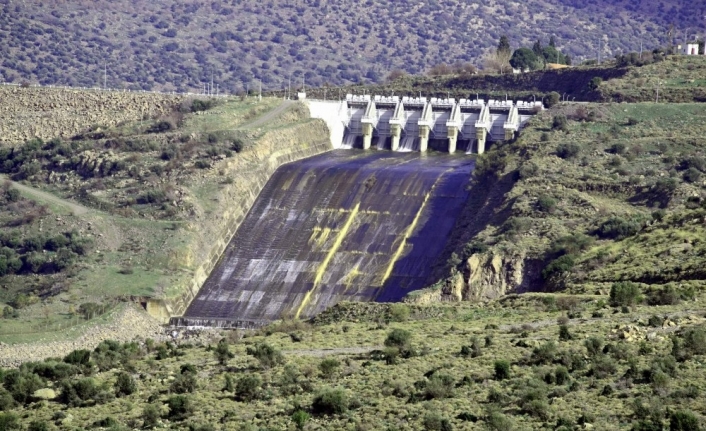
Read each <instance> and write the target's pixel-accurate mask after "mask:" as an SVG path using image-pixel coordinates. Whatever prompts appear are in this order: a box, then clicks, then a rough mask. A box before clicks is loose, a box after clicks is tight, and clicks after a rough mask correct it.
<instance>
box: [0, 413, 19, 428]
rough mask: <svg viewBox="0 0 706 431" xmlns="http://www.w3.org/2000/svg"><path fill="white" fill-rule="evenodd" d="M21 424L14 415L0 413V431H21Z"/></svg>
mask: <svg viewBox="0 0 706 431" xmlns="http://www.w3.org/2000/svg"><path fill="white" fill-rule="evenodd" d="M21 429H22V423H21V422H20V417H19V416H17V415H16V414H14V413H11V412H8V413H0V430H7V431H11V430H18V431H19V430H21Z"/></svg>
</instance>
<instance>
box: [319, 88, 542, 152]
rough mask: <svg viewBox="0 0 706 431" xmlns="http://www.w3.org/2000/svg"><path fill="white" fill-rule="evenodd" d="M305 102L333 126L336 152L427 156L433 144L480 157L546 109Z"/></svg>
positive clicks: (439, 101) (386, 100)
mask: <svg viewBox="0 0 706 431" xmlns="http://www.w3.org/2000/svg"><path fill="white" fill-rule="evenodd" d="M306 103H307V104H309V107H310V112H311V115H312V117H314V118H322V119H324V120H325V121H326V124H327V125H329V128H331V133H332V142H333V144H334V148H363V149H365V150H368V149H378V150H391V151H421V152H424V151H427V150H428V149H429V148H430V144H432V143H433V148H434V150H437V151H439V150H441V151H444V150H445V151H448V152H449V153H454V152H456V151H459V150H461V151H465V152H466V153H471V152H477V153H478V154H483V152H485V148H486V146H487V142H488V141H491V142H495V141H504V140H511V139H514V138H515V137H516V135H517V133H518V131H519V130H520V129H521V128H522V126H523V125H524V124H525V123H526V122H527V121H528V120H529V118H531V117H532V116H533V115H536V113H537V112H539V111H541V110H542V109H543V106H542V104H541V102H525V101H517V102H513V101H511V100H504V101H500V100H492V99H491V100H489V101H487V102H486V101H484V100H480V99H475V100H474V99H460V100H459V101H458V102H457V101H456V100H455V99H451V98H448V99H445V98H433V97H432V98H430V99H428V98H425V97H418V98H417V97H406V96H405V97H402V98H401V99H400V98H399V97H398V96H379V95H375V96H371V95H364V96H354V95H351V94H348V95H347V96H346V100H345V101H341V102H338V104H336V105H335V106H334V104H335V103H336V102H322V101H312V100H308V101H307V102H306ZM324 104H325V105H326V106H324ZM319 105H321V106H319ZM341 128H342V130H341ZM334 134H335V135H336V139H340V141H339V142H340V144H338V145H337V144H336V142H334V138H333V135H334ZM341 135H343V137H342V138H338V137H339V136H341ZM443 141H446V144H443Z"/></svg>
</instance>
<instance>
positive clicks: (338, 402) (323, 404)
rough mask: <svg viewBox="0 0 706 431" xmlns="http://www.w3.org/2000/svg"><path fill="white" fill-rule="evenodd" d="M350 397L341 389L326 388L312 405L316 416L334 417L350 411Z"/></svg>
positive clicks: (315, 398)
mask: <svg viewBox="0 0 706 431" xmlns="http://www.w3.org/2000/svg"><path fill="white" fill-rule="evenodd" d="M348 406H349V401H348V395H347V394H346V392H345V391H344V390H343V389H341V388H335V389H332V388H325V389H323V390H321V391H320V392H319V393H318V394H317V395H316V396H315V397H314V400H313V402H312V404H311V411H312V412H313V413H314V414H319V415H321V414H324V415H333V414H341V413H345V412H346V411H348Z"/></svg>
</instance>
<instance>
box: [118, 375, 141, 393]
mask: <svg viewBox="0 0 706 431" xmlns="http://www.w3.org/2000/svg"><path fill="white" fill-rule="evenodd" d="M136 390H137V384H135V380H134V379H133V378H132V376H130V375H129V374H128V373H120V374H118V378H117V380H116V381H115V395H117V396H118V397H120V396H123V395H130V394H132V393H134V392H135V391H136Z"/></svg>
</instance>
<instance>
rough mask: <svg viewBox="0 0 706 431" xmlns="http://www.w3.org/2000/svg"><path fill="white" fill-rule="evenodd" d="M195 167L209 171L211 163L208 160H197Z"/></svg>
mask: <svg viewBox="0 0 706 431" xmlns="http://www.w3.org/2000/svg"><path fill="white" fill-rule="evenodd" d="M194 166H195V167H196V168H198V169H208V168H210V167H211V163H209V162H208V161H207V160H197V161H195V162H194Z"/></svg>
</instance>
